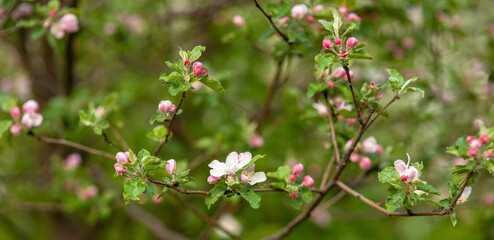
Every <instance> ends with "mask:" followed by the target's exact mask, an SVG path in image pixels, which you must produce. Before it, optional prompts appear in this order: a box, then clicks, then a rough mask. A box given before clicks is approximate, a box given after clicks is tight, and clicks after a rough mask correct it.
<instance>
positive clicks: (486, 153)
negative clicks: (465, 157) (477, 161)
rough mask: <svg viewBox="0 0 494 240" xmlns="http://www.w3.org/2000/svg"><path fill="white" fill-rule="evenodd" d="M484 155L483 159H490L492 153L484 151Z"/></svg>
mask: <svg viewBox="0 0 494 240" xmlns="http://www.w3.org/2000/svg"><path fill="white" fill-rule="evenodd" d="M484 154H485V157H488V158H491V157H492V151H486V152H485V153H484Z"/></svg>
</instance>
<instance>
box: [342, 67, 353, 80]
mask: <svg viewBox="0 0 494 240" xmlns="http://www.w3.org/2000/svg"><path fill="white" fill-rule="evenodd" d="M349 73H350V79H353V71H352V70H350V71H349ZM344 77H345V80H347V81H348V77H347V75H346V73H345V76H344Z"/></svg>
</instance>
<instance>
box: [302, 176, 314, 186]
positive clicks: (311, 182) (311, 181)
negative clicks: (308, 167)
mask: <svg viewBox="0 0 494 240" xmlns="http://www.w3.org/2000/svg"><path fill="white" fill-rule="evenodd" d="M304 185H305V186H306V187H312V185H314V179H312V177H311V176H310V175H305V177H304Z"/></svg>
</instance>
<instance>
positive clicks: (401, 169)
mask: <svg viewBox="0 0 494 240" xmlns="http://www.w3.org/2000/svg"><path fill="white" fill-rule="evenodd" d="M407 156H408V163H407V164H406V165H405V162H404V161H403V160H401V159H398V160H396V161H395V162H394V166H395V169H396V171H397V172H398V173H399V174H400V177H401V180H402V181H404V182H405V181H409V182H414V181H416V180H418V179H419V171H418V170H417V169H416V168H415V167H414V166H409V165H410V155H409V154H408V153H407Z"/></svg>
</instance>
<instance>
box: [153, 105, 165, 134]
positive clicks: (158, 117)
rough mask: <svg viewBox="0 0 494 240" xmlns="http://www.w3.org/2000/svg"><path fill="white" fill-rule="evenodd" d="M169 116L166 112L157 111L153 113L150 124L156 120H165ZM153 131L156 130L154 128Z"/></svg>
mask: <svg viewBox="0 0 494 240" xmlns="http://www.w3.org/2000/svg"><path fill="white" fill-rule="evenodd" d="M167 118H168V117H167V115H166V114H164V113H163V112H161V111H159V110H158V111H157V113H156V114H155V115H153V116H152V117H151V119H149V124H151V125H153V124H154V122H164V121H165V120H166V119H167ZM153 132H154V130H153Z"/></svg>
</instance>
